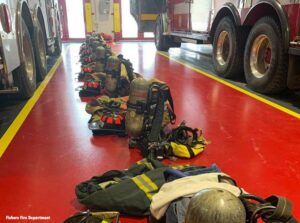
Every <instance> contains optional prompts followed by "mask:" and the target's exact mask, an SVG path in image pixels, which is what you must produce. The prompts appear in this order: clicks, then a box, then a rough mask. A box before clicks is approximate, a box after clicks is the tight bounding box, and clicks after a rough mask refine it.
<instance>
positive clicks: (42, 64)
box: [33, 22, 47, 81]
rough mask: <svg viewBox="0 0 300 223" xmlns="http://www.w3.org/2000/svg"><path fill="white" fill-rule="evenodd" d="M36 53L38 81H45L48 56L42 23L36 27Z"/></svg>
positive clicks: (38, 23)
mask: <svg viewBox="0 0 300 223" xmlns="http://www.w3.org/2000/svg"><path fill="white" fill-rule="evenodd" d="M33 42H34V43H35V44H34V53H35V64H36V72H37V74H36V75H37V80H38V81H42V80H44V78H45V76H46V75H47V56H46V54H47V53H46V46H45V36H44V33H43V31H42V27H41V24H40V22H37V23H36V24H35V27H34V40H33Z"/></svg>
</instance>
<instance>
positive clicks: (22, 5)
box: [16, 0, 34, 61]
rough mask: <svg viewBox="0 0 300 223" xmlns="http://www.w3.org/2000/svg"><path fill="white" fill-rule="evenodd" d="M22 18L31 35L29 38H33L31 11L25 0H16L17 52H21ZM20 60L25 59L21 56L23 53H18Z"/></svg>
mask: <svg viewBox="0 0 300 223" xmlns="http://www.w3.org/2000/svg"><path fill="white" fill-rule="evenodd" d="M22 18H23V19H24V21H25V23H26V25H27V27H28V30H29V33H30V35H31V39H32V38H33V33H34V25H33V21H32V17H31V13H30V10H29V7H28V5H27V2H26V0H18V3H17V11H16V33H17V42H18V48H19V52H22V48H23V46H22V44H23V43H22V37H21V28H22ZM19 56H20V61H25V59H26V58H23V54H22V53H20V54H19Z"/></svg>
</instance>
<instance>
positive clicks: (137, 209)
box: [75, 159, 297, 223]
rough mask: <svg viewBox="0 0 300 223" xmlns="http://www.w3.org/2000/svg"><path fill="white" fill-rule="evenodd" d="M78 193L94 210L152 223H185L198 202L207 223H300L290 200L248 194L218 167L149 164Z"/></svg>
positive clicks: (99, 180)
mask: <svg viewBox="0 0 300 223" xmlns="http://www.w3.org/2000/svg"><path fill="white" fill-rule="evenodd" d="M75 192H76V195H77V199H78V201H79V202H80V203H82V204H84V205H86V206H87V207H88V208H90V209H92V210H93V211H101V212H103V211H115V212H120V214H125V215H130V216H149V220H150V222H151V223H155V222H161V223H184V222H185V218H186V216H187V215H188V213H189V212H193V211H195V210H194V209H193V208H192V207H190V206H192V205H193V203H195V202H194V201H193V200H196V205H197V208H198V209H197V210H198V211H200V212H201V211H202V212H203V213H201V214H202V215H203V216H202V218H203V219H206V220H203V221H200V222H203V223H204V222H214V223H229V222H230V223H246V222H250V223H255V222H257V220H258V219H261V220H262V221H263V222H268V223H271V222H277V223H283V222H287V223H296V222H297V220H296V219H295V218H294V217H293V216H292V207H291V203H290V201H289V200H288V199H286V198H284V197H279V196H270V197H268V198H266V199H262V198H260V197H258V196H255V195H252V194H249V193H248V192H246V191H245V190H243V189H242V188H240V187H239V186H238V185H237V184H236V181H235V180H233V179H232V178H231V177H230V176H229V175H227V174H225V173H223V172H221V170H220V169H219V168H218V167H217V166H216V165H215V164H213V165H212V166H210V167H203V166H190V165H183V166H180V165H165V164H162V163H160V162H159V161H158V160H152V159H144V160H141V161H139V162H137V163H136V164H134V165H133V166H131V167H130V168H129V169H128V170H111V171H108V172H106V173H104V174H102V175H100V176H95V177H93V178H91V179H90V180H88V181H85V182H82V183H80V184H79V185H77V186H76V189H75ZM197 202H198V203H197ZM222 202H223V203H222ZM199 204H201V205H199ZM201 208H202V209H201ZM222 210H225V211H223V212H222ZM200 212H199V213H198V214H200ZM236 218H238V219H239V220H238V221H237V220H234V219H236ZM241 219H242V220H241ZM191 222H193V221H190V222H189V223H191Z"/></svg>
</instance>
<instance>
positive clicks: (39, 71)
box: [0, 0, 62, 98]
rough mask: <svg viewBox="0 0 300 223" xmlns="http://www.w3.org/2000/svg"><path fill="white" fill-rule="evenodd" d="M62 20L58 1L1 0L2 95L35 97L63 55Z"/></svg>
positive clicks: (0, 85) (0, 57)
mask: <svg viewBox="0 0 300 223" xmlns="http://www.w3.org/2000/svg"><path fill="white" fill-rule="evenodd" d="M59 19H60V17H59V11H58V6H57V2H56V1H55V0H43V1H41V0H0V94H3V93H16V94H17V95H18V96H19V97H20V98H29V97H31V96H32V94H33V93H34V91H35V88H36V83H37V81H41V80H43V79H44V77H45V75H46V73H47V58H46V56H47V54H48V55H50V54H60V52H61V46H62V45H61V29H60V20H59Z"/></svg>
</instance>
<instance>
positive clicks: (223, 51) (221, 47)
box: [216, 31, 230, 66]
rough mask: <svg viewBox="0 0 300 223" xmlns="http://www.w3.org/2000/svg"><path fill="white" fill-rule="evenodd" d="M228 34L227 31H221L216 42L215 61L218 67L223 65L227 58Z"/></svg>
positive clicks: (228, 47)
mask: <svg viewBox="0 0 300 223" xmlns="http://www.w3.org/2000/svg"><path fill="white" fill-rule="evenodd" d="M229 49H230V41H229V33H228V32H227V31H222V32H221V33H220V35H219V38H218V42H217V57H216V59H217V61H218V63H219V64H220V65H222V66H223V65H225V64H226V62H227V61H228V58H229Z"/></svg>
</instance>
